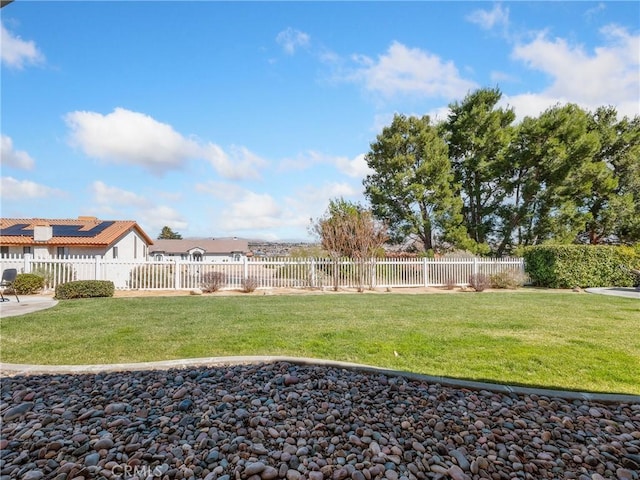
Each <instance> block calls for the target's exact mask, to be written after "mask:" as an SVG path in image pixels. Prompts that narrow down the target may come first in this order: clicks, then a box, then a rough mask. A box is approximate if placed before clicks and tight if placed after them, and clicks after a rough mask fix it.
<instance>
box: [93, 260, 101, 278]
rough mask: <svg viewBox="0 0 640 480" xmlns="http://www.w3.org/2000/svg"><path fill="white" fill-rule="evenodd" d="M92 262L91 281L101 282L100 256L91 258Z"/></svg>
mask: <svg viewBox="0 0 640 480" xmlns="http://www.w3.org/2000/svg"><path fill="white" fill-rule="evenodd" d="M93 261H94V264H95V266H94V270H93V279H94V280H102V255H96V256H95V257H93Z"/></svg>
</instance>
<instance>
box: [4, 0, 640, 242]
mask: <svg viewBox="0 0 640 480" xmlns="http://www.w3.org/2000/svg"><path fill="white" fill-rule="evenodd" d="M0 19H1V23H2V32H1V34H2V38H1V43H0V51H1V53H2V67H1V68H2V71H1V73H2V76H1V95H2V106H1V126H0V130H1V132H0V133H1V134H2V152H1V157H0V158H1V168H2V170H1V172H0V176H1V181H2V183H1V187H2V189H1V201H2V204H1V214H2V216H3V217H11V218H32V217H37V218H75V217H77V216H79V215H94V216H97V217H99V218H101V219H110V220H124V219H126V220H136V221H137V222H138V223H139V224H140V225H141V226H142V227H143V228H144V229H145V231H146V232H147V233H148V234H149V235H151V236H152V237H156V236H157V235H158V233H159V232H160V230H161V228H162V226H164V225H168V226H170V227H171V228H173V229H174V230H175V231H178V232H179V233H181V234H182V235H183V236H184V237H223V236H239V237H245V238H261V239H268V240H278V239H279V240H288V239H289V240H290V239H308V238H309V235H308V227H309V222H310V219H311V218H317V217H319V216H320V215H322V213H323V212H324V211H325V209H326V207H327V205H328V202H329V199H331V198H336V197H344V198H345V199H348V200H352V201H364V197H363V195H362V179H363V178H364V176H365V175H366V174H367V166H366V163H365V162H364V155H365V154H366V153H367V152H368V150H369V145H370V144H371V143H372V142H374V141H375V139H376V135H377V134H378V133H380V131H381V129H382V128H383V127H384V126H385V125H388V124H389V123H390V121H391V119H392V117H393V114H394V113H402V114H406V115H424V114H429V115H431V116H432V117H437V118H438V119H445V118H446V115H447V105H448V104H449V103H451V102H454V101H460V100H462V99H463V98H464V96H465V95H466V94H467V93H468V92H470V91H472V90H474V89H477V88H481V87H494V86H498V87H500V89H501V90H502V92H503V94H504V98H503V103H504V105H505V106H506V105H510V106H512V107H514V108H515V111H516V114H517V116H518V118H523V117H525V116H527V115H534V116H535V115H538V114H539V113H540V112H542V111H543V110H545V109H546V108H548V107H550V106H553V105H554V104H557V103H558V102H560V103H566V102H574V103H577V104H579V105H581V106H583V107H584V108H587V109H594V108H596V107H598V106H600V105H613V106H615V107H616V108H617V109H618V112H619V113H620V114H622V115H628V116H633V115H638V114H640V65H639V61H640V60H639V59H640V32H639V30H640V4H639V3H637V2H579V1H572V2H502V3H495V2H215V1H198V2H188V1H182V2H168V1H167V2H161V1H147V2H130V1H128V2H124V1H121V2H94V1H84V2H82V1H71V2H55V1H47V2H36V1H28V0H16V1H15V2H13V3H11V4H9V5H8V6H6V7H4V8H2V9H1V10H0Z"/></svg>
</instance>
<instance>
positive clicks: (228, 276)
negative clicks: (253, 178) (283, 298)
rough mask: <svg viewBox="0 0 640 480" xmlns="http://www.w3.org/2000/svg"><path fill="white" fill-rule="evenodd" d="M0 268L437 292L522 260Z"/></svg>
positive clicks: (31, 263) (120, 279) (145, 280)
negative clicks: (394, 288) (431, 288)
mask: <svg viewBox="0 0 640 480" xmlns="http://www.w3.org/2000/svg"><path fill="white" fill-rule="evenodd" d="M0 266H1V267H2V269H5V268H17V269H18V272H20V273H37V274H39V275H41V276H42V277H44V278H45V288H47V289H55V288H56V286H57V285H59V284H61V283H66V282H70V281H75V280H108V281H111V282H113V284H114V286H115V288H116V289H119V290H134V289H140V290H191V289H194V288H207V287H208V286H209V287H210V286H211V284H210V282H211V281H212V279H215V282H216V285H215V290H218V289H226V290H230V289H234V290H235V289H243V288H245V287H246V285H247V283H251V284H253V285H257V288H259V289H264V288H324V289H327V288H358V289H368V288H387V287H440V286H451V285H459V286H466V285H468V284H469V278H470V277H471V275H478V274H483V275H487V276H491V275H496V274H504V273H513V274H514V275H515V276H519V277H520V278H524V276H525V273H524V260H523V259H522V258H501V259H492V258H477V257H471V258H470V257H466V258H435V259H431V258H412V259H376V258H372V259H364V260H358V259H337V260H334V259H330V258H290V257H285V258H245V259H243V260H240V261H229V262H221V263H208V262H202V261H192V260H171V261H125V260H111V259H105V258H102V257H100V256H94V257H53V258H34V257H33V256H32V255H29V254H26V255H20V256H3V257H2V258H0Z"/></svg>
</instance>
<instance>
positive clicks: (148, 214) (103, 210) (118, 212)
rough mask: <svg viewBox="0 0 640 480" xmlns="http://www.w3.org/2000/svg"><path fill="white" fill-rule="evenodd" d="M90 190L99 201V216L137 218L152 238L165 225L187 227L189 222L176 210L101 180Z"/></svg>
mask: <svg viewBox="0 0 640 480" xmlns="http://www.w3.org/2000/svg"><path fill="white" fill-rule="evenodd" d="M90 190H91V193H92V194H93V201H94V202H95V203H96V204H97V207H96V208H94V211H95V212H97V213H98V214H99V216H101V217H105V216H109V217H111V218H134V219H135V220H136V221H137V222H138V223H139V224H140V225H141V226H142V228H143V229H144V230H145V231H146V232H147V234H148V235H151V236H152V237H153V236H154V235H155V233H154V232H156V231H158V232H160V230H161V229H162V227H164V226H165V225H166V226H169V227H171V228H172V229H174V230H175V229H181V230H184V229H186V228H187V227H188V222H187V221H185V220H184V217H183V216H182V215H181V214H180V213H179V212H178V211H177V210H176V209H174V208H173V207H168V206H166V205H157V204H155V203H154V202H151V201H149V200H148V199H147V198H145V197H143V196H141V195H138V194H137V193H134V192H130V191H128V190H125V189H122V188H119V187H114V186H111V185H107V184H105V183H104V182H102V181H100V180H98V181H95V182H93V183H92V184H91V187H90Z"/></svg>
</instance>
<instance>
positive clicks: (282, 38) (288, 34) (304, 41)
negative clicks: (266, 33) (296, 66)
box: [276, 27, 311, 55]
mask: <svg viewBox="0 0 640 480" xmlns="http://www.w3.org/2000/svg"><path fill="white" fill-rule="evenodd" d="M310 38H311V37H309V35H308V34H306V33H304V32H301V31H300V30H296V29H294V28H291V27H289V28H287V29H286V30H283V31H281V32H280V33H278V35H277V36H276V42H277V43H278V45H280V46H281V47H282V48H283V50H284V51H285V53H287V54H288V55H293V54H294V53H295V52H296V49H298V48H300V47H307V46H308V45H309V41H310Z"/></svg>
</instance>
